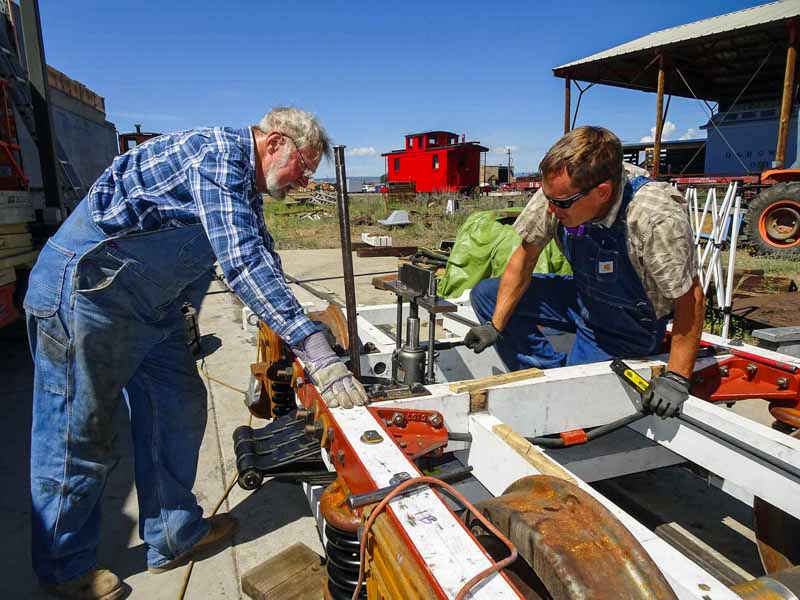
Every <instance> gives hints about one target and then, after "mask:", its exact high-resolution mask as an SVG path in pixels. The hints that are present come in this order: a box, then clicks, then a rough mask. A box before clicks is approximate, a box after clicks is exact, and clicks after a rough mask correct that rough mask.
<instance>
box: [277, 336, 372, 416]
mask: <svg viewBox="0 0 800 600" xmlns="http://www.w3.org/2000/svg"><path fill="white" fill-rule="evenodd" d="M292 350H294V353H295V354H297V356H298V357H299V358H300V360H302V361H303V365H305V367H306V372H307V373H308V374H309V375H310V376H311V379H312V380H313V381H314V383H315V384H316V386H317V387H318V388H319V391H320V393H321V394H322V399H323V400H324V401H325V404H327V405H328V406H329V407H331V408H336V407H337V406H341V407H342V408H353V406H364V405H365V404H368V403H369V398H368V397H367V393H366V392H365V391H364V387H363V386H362V385H361V383H360V382H359V381H358V380H357V379H356V378H355V377H353V374H352V373H350V371H348V370H347V367H346V366H345V365H344V363H343V362H342V361H341V360H340V359H339V357H338V356H336V353H335V352H334V351H333V350H332V349H331V346H330V344H328V340H326V339H325V334H323V333H322V332H320V331H318V332H316V333H312V334H311V335H310V336H308V337H307V338H306V339H304V340H303V342H302V345H301V346H299V347H293V348H292Z"/></svg>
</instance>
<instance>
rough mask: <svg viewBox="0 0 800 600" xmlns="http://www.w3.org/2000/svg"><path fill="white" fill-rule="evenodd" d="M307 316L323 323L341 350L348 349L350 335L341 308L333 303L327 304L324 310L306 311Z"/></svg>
mask: <svg viewBox="0 0 800 600" xmlns="http://www.w3.org/2000/svg"><path fill="white" fill-rule="evenodd" d="M308 318H309V319H310V320H312V321H315V322H317V323H323V324H325V325H327V326H328V329H330V330H331V333H332V334H333V337H334V338H335V339H336V343H337V344H338V345H339V346H341V347H342V349H343V350H349V349H350V335H349V332H348V331H347V320H346V319H345V318H344V313H342V309H341V307H339V306H336V305H335V304H329V305H328V308H326V309H325V310H318V311H314V312H310V313H308Z"/></svg>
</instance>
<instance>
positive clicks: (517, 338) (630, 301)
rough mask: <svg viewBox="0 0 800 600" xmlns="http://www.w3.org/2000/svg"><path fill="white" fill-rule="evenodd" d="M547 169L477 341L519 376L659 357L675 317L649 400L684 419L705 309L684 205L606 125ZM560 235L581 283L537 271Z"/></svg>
mask: <svg viewBox="0 0 800 600" xmlns="http://www.w3.org/2000/svg"><path fill="white" fill-rule="evenodd" d="M540 171H541V174H542V188H541V190H539V191H538V192H537V193H536V194H535V195H534V196H533V198H531V200H530V202H529V203H528V205H527V206H526V207H525V209H524V210H523V211H522V213H521V214H520V216H519V218H518V219H517V221H516V223H515V228H516V230H517V232H519V234H520V236H521V237H522V244H521V245H520V247H519V248H518V249H517V250H516V251H515V252H514V254H513V255H512V256H511V259H510V260H509V262H508V265H507V267H506V270H505V272H504V273H503V276H502V278H500V279H488V280H484V281H482V282H481V283H480V284H478V285H477V286H476V287H475V288H474V289H473V291H472V306H473V308H474V310H475V313H476V314H477V315H478V317H479V318H480V320H481V322H483V323H485V324H484V325H481V326H478V327H473V328H472V329H471V330H470V331H469V332H468V333H467V336H466V338H465V342H466V345H467V346H469V347H471V348H473V349H474V350H475V352H481V351H482V350H484V349H485V348H486V347H488V346H490V345H492V344H496V346H497V351H498V353H499V354H500V357H501V358H502V359H503V361H504V362H505V363H506V365H507V366H508V368H509V369H512V370H517V369H521V368H525V367H540V368H552V367H560V366H564V365H578V364H583V363H588V362H596V361H602V360H608V359H610V358H613V357H632V356H644V355H647V354H652V353H654V352H657V351H658V349H659V347H660V345H661V342H662V340H663V339H664V332H665V328H666V325H667V321H668V320H669V319H670V318H671V317H673V315H674V323H673V327H672V347H671V352H670V356H669V364H668V366H667V369H668V370H667V371H666V372H665V373H664V374H663V375H661V376H660V377H658V378H656V379H655V380H654V382H653V385H652V386H651V391H650V393H649V395H648V396H647V397H646V398H645V399H644V403H643V405H644V408H645V410H647V411H651V412H655V413H657V414H659V415H661V416H662V417H668V416H674V415H675V414H677V412H678V410H679V408H680V405H681V404H682V403H683V402H684V401H685V400H686V398H687V397H688V394H689V378H690V377H691V374H692V370H693V367H694V360H695V357H696V356H697V348H698V342H699V339H700V335H701V333H702V329H703V318H704V314H705V297H704V295H703V291H702V287H701V286H700V284H699V281H698V278H697V276H696V271H697V267H696V263H695V252H694V245H693V243H692V232H691V228H690V226H689V222H688V218H687V215H686V209H685V204H684V203H683V198H682V197H681V196H680V194H678V193H677V192H676V191H675V189H674V188H673V187H671V186H670V185H669V184H666V183H658V182H655V181H653V180H651V179H648V178H647V177H645V172H644V171H643V170H642V169H639V168H637V167H633V166H631V165H624V167H623V163H622V144H621V143H620V141H619V139H617V137H616V136H615V135H614V134H613V133H611V132H610V131H608V130H606V129H603V128H600V127H579V128H577V129H575V130H573V131H570V132H569V133H567V134H566V135H565V136H564V137H562V138H561V139H560V140H559V141H558V142H556V144H555V145H554V146H553V147H552V148H551V149H550V150H549V151H548V152H547V155H546V156H545V157H544V159H543V160H542V162H541V165H540ZM554 238H555V240H556V242H557V243H558V245H559V246H560V248H561V250H562V251H563V252H564V254H565V256H566V257H567V259H568V260H569V262H570V265H571V266H572V270H573V273H574V277H562V276H556V275H533V276H531V272H532V271H533V268H534V266H535V265H536V261H537V259H538V257H539V253H540V252H541V251H542V249H543V248H544V246H545V245H546V244H547V243H548V242H549V241H550V240H551V239H554ZM539 325H544V326H548V327H552V328H555V329H559V330H562V331H569V332H573V333H575V343H574V345H573V347H572V350H571V351H570V353H569V354H564V353H562V352H556V351H555V350H554V348H553V346H552V345H551V344H550V342H549V341H548V340H547V338H546V337H545V336H544V335H543V334H542V332H541V331H540V329H539V327H538V326H539Z"/></svg>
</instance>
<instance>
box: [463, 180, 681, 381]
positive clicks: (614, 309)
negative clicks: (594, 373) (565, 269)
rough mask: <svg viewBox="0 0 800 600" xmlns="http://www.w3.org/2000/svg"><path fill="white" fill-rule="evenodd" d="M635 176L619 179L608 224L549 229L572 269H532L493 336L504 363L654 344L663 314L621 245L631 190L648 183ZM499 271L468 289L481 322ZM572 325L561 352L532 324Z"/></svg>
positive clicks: (565, 359) (571, 361)
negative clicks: (567, 346)
mask: <svg viewBox="0 0 800 600" xmlns="http://www.w3.org/2000/svg"><path fill="white" fill-rule="evenodd" d="M649 181H650V179H648V178H646V177H636V178H635V179H633V180H632V181H630V182H628V183H627V184H626V185H625V188H624V191H623V194H622V203H621V206H620V209H619V213H618V214H617V218H616V220H615V221H614V223H613V225H611V227H604V226H602V225H597V224H591V223H587V224H585V225H582V226H580V227H576V228H566V227H564V226H563V225H561V224H559V226H558V231H557V234H556V235H557V237H558V241H559V243H560V245H561V248H562V251H563V252H564V255H565V256H566V258H567V260H568V261H569V263H570V265H571V266H572V271H573V273H574V275H573V276H572V277H565V276H561V275H540V274H535V275H534V276H533V280H532V282H531V285H530V286H529V287H528V289H527V291H526V292H525V294H524V295H523V297H522V298H521V299H520V301H519V304H518V305H517V307H516V309H515V310H514V314H513V315H512V317H511V319H510V320H509V322H508V325H507V326H506V328H505V329H504V330H503V335H502V336H501V337H500V339H499V340H498V342H497V344H496V348H497V352H498V354H499V355H500V358H502V359H503V362H504V363H505V364H506V366H507V367H508V368H509V369H510V370H512V371H516V370H519V369H525V368H528V367H539V368H541V369H551V368H554V367H561V366H565V365H580V364H585V363H590V362H599V361H603V360H609V359H611V358H615V357H622V358H624V357H633V356H645V355H647V354H652V353H654V352H656V351H657V350H658V348H659V346H660V344H661V341H662V340H663V338H664V331H665V329H666V325H667V321H668V320H669V318H670V317H669V315H667V316H663V317H661V318H657V317H656V313H655V310H654V308H653V305H652V303H651V302H650V299H649V298H648V297H647V293H646V292H645V289H644V285H643V284H642V281H641V279H640V278H639V275H638V274H637V272H636V269H635V268H634V266H633V264H632V263H631V260H630V257H629V256H628V245H627V239H626V238H627V224H626V220H625V218H626V213H627V210H628V205H629V204H630V202H631V200H632V199H633V196H634V194H635V193H636V191H637V190H638V189H639V188H640V187H642V186H643V185H645V184H646V183H648V182H649ZM499 281H500V280H499V279H486V280H484V281H481V282H480V283H479V284H478V285H476V286H475V288H474V289H473V290H472V294H471V296H470V297H471V300H472V308H473V309H474V310H475V314H476V315H477V316H478V318H479V319H480V321H481V323H484V322H486V321H488V320H489V319H491V318H492V315H493V314H494V307H495V304H496V301H497V290H498V285H499ZM540 325H541V326H545V327H551V328H553V329H557V330H560V331H568V332H571V333H575V343H574V344H573V346H572V350H571V351H570V353H569V355H566V354H564V353H563V352H556V350H555V349H554V348H553V346H552V344H550V342H549V341H548V339H547V338H546V337H545V336H544V334H543V333H542V332H541V330H540V329H539V327H538V326H540Z"/></svg>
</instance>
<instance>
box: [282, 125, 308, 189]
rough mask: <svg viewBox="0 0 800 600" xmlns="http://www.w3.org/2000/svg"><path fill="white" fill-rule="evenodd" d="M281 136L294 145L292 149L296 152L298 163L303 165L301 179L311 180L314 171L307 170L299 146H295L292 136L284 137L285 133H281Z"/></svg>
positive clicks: (306, 164)
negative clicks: (298, 158)
mask: <svg viewBox="0 0 800 600" xmlns="http://www.w3.org/2000/svg"><path fill="white" fill-rule="evenodd" d="M281 135H282V136H283V137H285V138H288V139H289V140H291V142H292V143H293V144H294V149H295V150H296V151H297V156H299V157H300V162H301V163H302V165H303V178H304V179H311V177H313V176H314V170H313V169H311V168H309V166H308V163H307V162H306V159H305V158H303V153H302V152H300V146H298V145H297V142H295V141H294V138H293V137H292V136H290V135H286V134H285V133H281Z"/></svg>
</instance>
